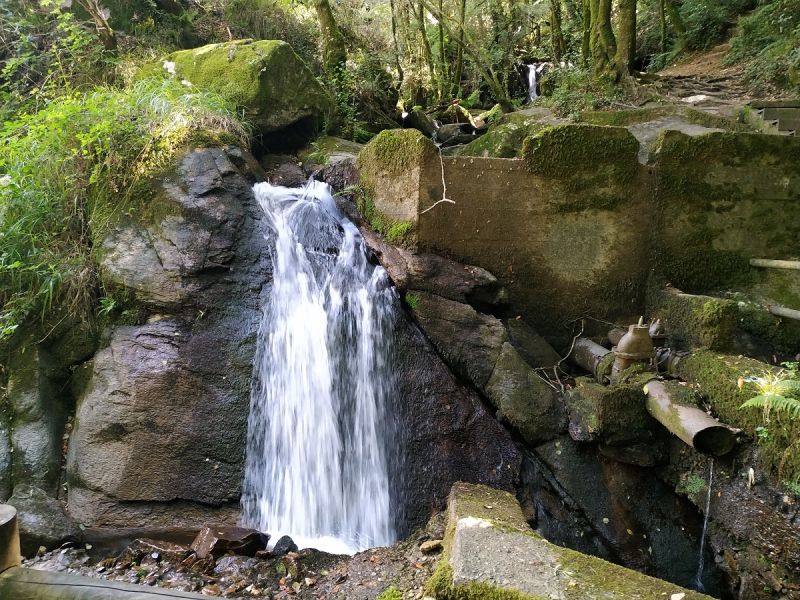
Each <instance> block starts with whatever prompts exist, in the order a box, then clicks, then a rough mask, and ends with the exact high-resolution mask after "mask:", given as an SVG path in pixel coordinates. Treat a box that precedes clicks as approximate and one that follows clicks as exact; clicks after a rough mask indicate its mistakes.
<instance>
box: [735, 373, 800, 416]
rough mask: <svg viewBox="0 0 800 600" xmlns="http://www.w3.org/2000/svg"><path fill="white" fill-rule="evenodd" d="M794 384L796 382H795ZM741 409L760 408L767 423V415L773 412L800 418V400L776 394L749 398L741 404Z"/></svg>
mask: <svg viewBox="0 0 800 600" xmlns="http://www.w3.org/2000/svg"><path fill="white" fill-rule="evenodd" d="M795 383H796V382H795ZM739 408H740V409H741V408H761V409H763V410H764V421H766V422H769V413H770V411H772V410H774V411H775V412H776V413H778V412H781V411H784V410H785V411H786V412H787V413H789V414H790V415H791V417H792V418H797V417H798V416H800V400H797V399H795V398H790V397H788V396H780V395H778V394H761V395H760V396H755V397H754V398H750V400H748V401H747V402H745V403H744V404H742V405H741V406H740V407H739Z"/></svg>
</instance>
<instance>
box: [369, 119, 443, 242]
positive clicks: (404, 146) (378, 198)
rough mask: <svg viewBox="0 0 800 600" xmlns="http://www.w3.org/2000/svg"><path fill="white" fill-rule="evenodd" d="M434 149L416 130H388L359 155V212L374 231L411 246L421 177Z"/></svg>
mask: <svg viewBox="0 0 800 600" xmlns="http://www.w3.org/2000/svg"><path fill="white" fill-rule="evenodd" d="M435 155H436V146H434V144H433V142H431V141H430V140H429V139H428V138H427V137H425V136H424V135H423V134H422V133H420V132H419V131H417V130H416V129H387V130H384V131H382V132H380V133H379V134H378V135H376V136H375V137H374V138H373V139H372V140H371V141H370V142H369V144H367V145H366V146H365V147H364V149H363V150H362V151H361V152H360V153H359V155H358V158H357V161H356V165H357V167H358V168H359V169H360V173H361V174H360V185H361V188H362V194H361V196H362V197H361V198H360V200H359V211H360V212H361V214H362V216H364V218H365V219H366V220H367V222H368V223H370V224H371V225H372V227H373V229H375V230H377V231H381V232H382V233H384V234H385V235H387V236H391V237H392V238H393V240H392V241H394V242H399V243H403V244H404V245H407V246H413V245H414V244H415V242H416V235H415V226H416V223H417V220H418V212H417V211H418V203H419V195H420V194H419V186H420V174H421V173H422V170H423V167H424V166H425V164H426V163H427V161H429V160H430V159H432V158H433V157H434V156H435Z"/></svg>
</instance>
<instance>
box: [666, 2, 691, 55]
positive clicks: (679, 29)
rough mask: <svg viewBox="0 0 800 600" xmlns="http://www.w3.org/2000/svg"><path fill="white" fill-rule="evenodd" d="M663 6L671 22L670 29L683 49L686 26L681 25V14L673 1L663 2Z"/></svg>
mask: <svg viewBox="0 0 800 600" xmlns="http://www.w3.org/2000/svg"><path fill="white" fill-rule="evenodd" d="M664 5H665V6H666V9H667V14H668V15H669V20H670V21H671V22H672V27H673V28H674V29H675V35H677V36H678V39H679V40H680V42H681V46H682V47H683V48H685V47H686V26H685V25H684V24H683V19H682V18H681V13H680V12H679V11H678V7H677V6H676V5H675V2H674V1H673V0H664Z"/></svg>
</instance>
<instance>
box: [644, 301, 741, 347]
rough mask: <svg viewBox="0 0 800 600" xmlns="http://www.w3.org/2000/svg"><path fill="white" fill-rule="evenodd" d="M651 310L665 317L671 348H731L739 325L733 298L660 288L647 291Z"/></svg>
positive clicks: (653, 314) (737, 311) (656, 315)
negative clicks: (682, 292)
mask: <svg viewBox="0 0 800 600" xmlns="http://www.w3.org/2000/svg"><path fill="white" fill-rule="evenodd" d="M648 312H649V313H650V314H651V315H652V316H654V317H659V318H661V319H662V320H663V322H664V326H665V329H666V331H667V332H668V333H669V336H670V338H669V346H670V347H671V348H676V349H681V350H688V349H691V348H708V349H711V350H729V349H730V348H732V347H733V343H734V337H735V335H736V329H737V327H738V325H739V307H738V306H737V304H736V302H734V301H733V300H724V299H722V298H712V297H710V296H693V295H690V294H681V293H679V292H676V291H675V290H674V289H671V288H661V289H660V290H656V291H653V290H651V293H650V294H649V295H648Z"/></svg>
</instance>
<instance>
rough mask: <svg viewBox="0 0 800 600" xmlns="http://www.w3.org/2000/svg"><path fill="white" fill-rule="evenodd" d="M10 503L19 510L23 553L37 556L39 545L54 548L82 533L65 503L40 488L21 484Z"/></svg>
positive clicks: (15, 490) (21, 549) (18, 516)
mask: <svg viewBox="0 0 800 600" xmlns="http://www.w3.org/2000/svg"><path fill="white" fill-rule="evenodd" d="M8 504H10V505H11V506H13V507H14V508H16V509H17V522H18V524H19V539H20V551H21V552H22V555H23V556H33V555H34V554H36V551H37V550H38V549H39V546H45V547H47V548H52V547H54V546H58V545H59V544H61V543H62V542H65V541H67V540H74V539H76V538H78V537H79V536H80V530H79V529H78V526H77V524H76V523H75V521H74V520H73V519H72V518H70V517H69V516H68V515H67V512H66V510H65V508H64V504H63V503H62V502H61V501H59V500H56V499H55V498H51V497H50V496H48V495H47V493H45V492H44V491H43V490H41V489H39V488H37V487H33V486H30V485H25V484H22V485H17V486H16V487H15V488H14V495H13V496H11V498H9V499H8Z"/></svg>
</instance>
